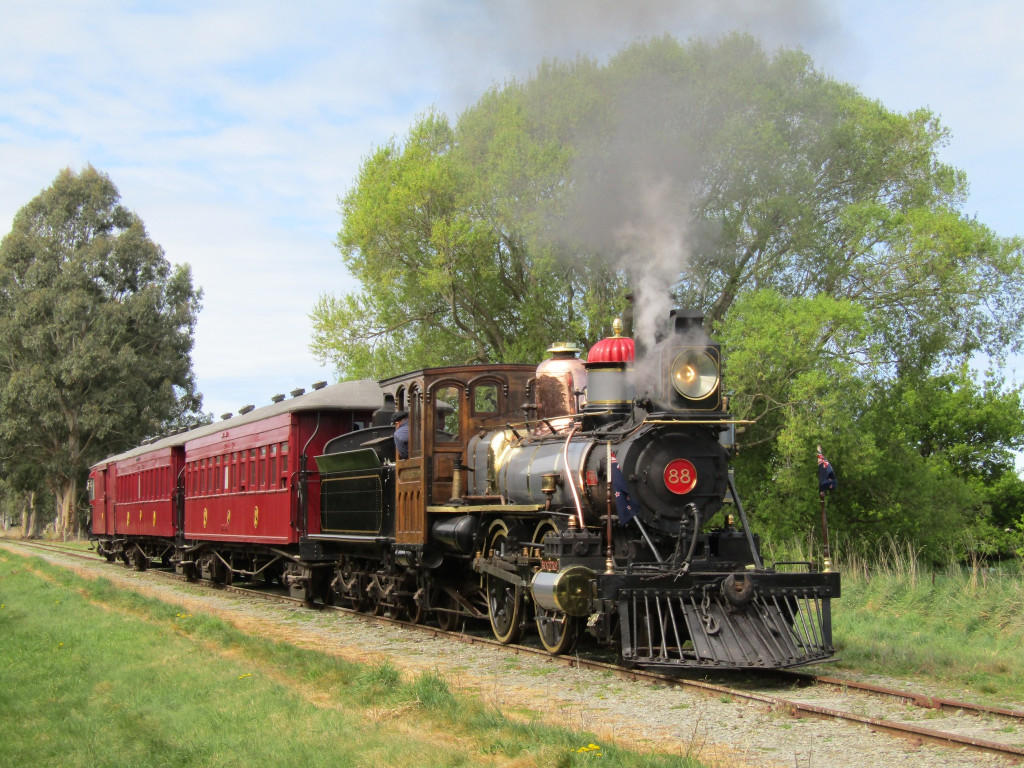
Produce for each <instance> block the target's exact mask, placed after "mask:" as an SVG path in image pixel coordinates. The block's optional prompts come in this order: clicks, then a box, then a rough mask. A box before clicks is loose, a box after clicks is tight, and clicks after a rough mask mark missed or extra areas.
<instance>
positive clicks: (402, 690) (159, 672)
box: [0, 550, 699, 768]
mask: <svg viewBox="0 0 1024 768" xmlns="http://www.w3.org/2000/svg"><path fill="white" fill-rule="evenodd" d="M0 689H2V691H3V695H2V697H0V722H2V723H4V724H5V727H3V728H0V765H5V766H6V765H12V766H14V765H17V766H26V767H27V766H64V767H66V768H75V767H77V766H82V767H83V768H85V767H86V766H88V767H89V768H94V767H96V766H132V767H133V768H145V767H148V766H152V767H153V768H157V767H158V766H160V767H162V766H204V767H205V766H252V765H273V766H275V768H284V767H287V766H302V767H303V768H315V767H316V766H331V768H345V767H346V766H410V765H416V766H424V767H425V768H433V767H435V766H438V767H440V766H478V765H484V766H487V765H493V766H502V765H515V766H517V767H521V768H529V766H564V767H566V768H568V767H569V766H583V765H591V764H599V765H605V766H609V765H614V766H637V767H638V768H648V767H649V768H657V767H659V766H693V767H694V768H696V767H697V766H699V764H698V763H697V762H695V761H691V760H689V759H686V758H683V757H681V756H676V755H666V754H641V753H635V752H630V751H627V750H623V749H619V748H618V747H616V746H615V745H612V744H602V745H601V747H600V748H591V746H590V745H592V744H594V743H596V742H597V739H596V738H595V737H594V736H593V735H592V734H587V733H576V732H572V731H569V730H566V729H561V728H554V727H548V726H544V725H542V724H540V723H539V722H536V721H533V722H521V721H517V720H510V719H508V718H506V717H505V716H504V715H503V714H502V713H501V712H499V711H498V710H496V709H494V708H493V707H488V706H485V705H484V704H482V703H481V702H480V701H478V700H476V699H474V698H471V697H468V696H463V695H458V694H456V693H453V692H452V690H451V689H450V688H449V686H448V684H447V682H446V681H445V680H444V679H443V678H442V677H440V676H439V675H437V674H432V673H428V674H423V675H420V676H417V677H415V678H412V679H403V676H402V675H401V674H400V673H399V671H398V670H397V669H395V668H394V667H392V666H390V665H389V664H383V665H378V666H365V665H358V664H352V663H349V662H346V661H344V660H341V659H338V658H335V657H332V656H328V655H326V654H322V653H318V652H316V651H311V650H306V649H301V648H298V647H296V646H293V645H290V644H288V643H284V642H279V641H274V640H270V639H265V638H259V637H252V636H249V635H247V634H245V633H243V632H241V631H239V630H237V629H235V628H234V627H232V626H231V625H229V624H227V623H226V622H224V621H221V620H220V619H218V618H215V617H212V616H209V615H202V614H196V615H192V614H187V613H183V612H182V611H181V609H180V608H178V607H176V606H172V605H169V604H167V603H163V602H161V601H159V600H155V599H150V598H147V597H143V596H141V595H139V594H137V593H135V592H132V591H130V590H122V589H118V588H116V587H114V586H112V585H111V584H110V583H109V582H107V581H105V580H102V579H101V580H95V581H93V580H89V579H81V578H78V577H76V576H75V575H73V574H71V573H70V572H68V571H66V570H64V569H61V568H58V567H56V566H52V565H49V564H48V563H46V562H45V561H43V560H41V559H38V558H33V559H26V558H22V557H20V556H17V555H13V554H10V553H8V552H5V551H3V550H0Z"/></svg>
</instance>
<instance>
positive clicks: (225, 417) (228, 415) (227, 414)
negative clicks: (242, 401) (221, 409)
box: [220, 413, 235, 421]
mask: <svg viewBox="0 0 1024 768" xmlns="http://www.w3.org/2000/svg"><path fill="white" fill-rule="evenodd" d="M234 415H235V414H233V413H222V414H221V415H220V417H221V419H222V420H224V421H227V420H228V419H230V418H231V417H232V416H234Z"/></svg>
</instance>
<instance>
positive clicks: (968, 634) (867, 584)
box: [770, 539, 1024, 702]
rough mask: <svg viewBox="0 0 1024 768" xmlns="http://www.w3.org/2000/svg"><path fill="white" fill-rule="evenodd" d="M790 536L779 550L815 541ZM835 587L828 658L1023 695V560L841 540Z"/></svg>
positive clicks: (788, 554) (805, 554)
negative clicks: (838, 591) (993, 560)
mask: <svg viewBox="0 0 1024 768" xmlns="http://www.w3.org/2000/svg"><path fill="white" fill-rule="evenodd" d="M814 546H815V545H814V544H813V543H809V542H806V541H797V542H789V543H787V545H786V546H785V547H783V548H782V549H780V551H779V552H778V553H775V552H773V553H770V555H771V557H774V558H776V559H779V560H783V559H786V560H790V559H792V560H814V559H815V558H817V557H818V556H819V555H820V550H819V551H816V550H815V549H814ZM837 550H838V557H836V556H835V550H834V561H835V562H836V564H837V565H836V569H837V570H839V571H840V573H841V574H842V597H841V598H840V599H839V600H835V601H833V603H832V611H833V622H832V623H833V635H834V638H835V641H836V652H837V655H838V656H839V657H840V658H839V660H838V661H837V662H834V665H835V666H836V667H839V668H844V669H851V670H856V671H860V672H864V673H868V674H878V675H895V676H914V677H918V678H923V679H926V680H930V681H933V682H935V683H939V684H942V685H944V686H947V687H950V688H953V689H964V690H967V691H974V692H977V693H982V694H989V695H991V696H995V697H999V698H1003V699H1010V700H1014V701H1018V702H1024V567H1022V563H1021V561H1020V560H1015V561H1011V562H1005V563H998V564H992V565H989V564H987V563H984V562H982V561H980V560H974V561H971V562H969V563H968V564H966V565H965V564H963V563H959V562H956V561H953V560H952V559H951V560H950V561H949V562H948V563H947V564H946V565H945V566H943V567H938V568H936V567H934V566H930V565H928V564H927V563H926V562H925V560H924V558H923V557H922V553H921V551H920V550H919V549H917V548H916V547H915V546H914V545H913V544H911V543H908V542H902V541H898V540H896V539H889V540H887V541H883V542H881V543H878V544H877V545H875V547H874V549H873V550H871V549H868V548H866V547H864V546H863V545H861V546H858V547H851V546H846V545H844V543H843V542H840V546H839V547H837Z"/></svg>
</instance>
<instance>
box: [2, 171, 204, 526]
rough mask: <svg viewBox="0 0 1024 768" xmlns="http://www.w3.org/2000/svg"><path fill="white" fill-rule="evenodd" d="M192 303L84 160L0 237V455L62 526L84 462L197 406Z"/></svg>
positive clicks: (187, 281) (179, 274) (193, 297)
mask: <svg viewBox="0 0 1024 768" xmlns="http://www.w3.org/2000/svg"><path fill="white" fill-rule="evenodd" d="M199 300H200V293H199V292H197V291H196V290H195V289H194V288H193V286H192V277H191V272H190V270H189V268H188V266H187V265H184V266H176V267H172V265H171V264H170V263H169V262H168V260H167V258H166V257H165V256H164V252H163V249H162V248H160V246H159V245H157V244H156V243H154V242H153V241H152V240H151V239H150V237H149V235H148V234H147V233H146V229H145V227H144V226H143V223H142V220H141V219H140V218H139V217H138V216H137V215H136V214H134V213H133V212H132V211H130V210H128V209H127V208H126V207H125V206H124V205H122V204H121V202H120V195H119V193H118V191H117V188H116V187H115V186H114V184H113V182H111V180H110V178H109V177H108V176H107V175H105V174H103V173H101V172H99V171H97V170H96V169H95V168H93V167H92V166H87V167H86V168H84V169H83V170H82V171H80V172H77V173H76V172H74V171H72V170H70V169H65V170H63V171H61V172H60V173H59V174H58V175H57V178H56V179H55V180H54V182H53V184H52V185H51V186H50V187H48V188H47V189H45V190H43V192H41V193H40V194H39V195H38V196H37V197H36V198H34V199H33V200H32V201H31V202H29V203H28V204H27V205H26V206H25V207H24V208H22V209H21V210H20V211H19V212H18V214H17V215H16V216H15V219H14V226H13V228H12V230H11V232H10V233H9V234H7V235H6V236H5V237H4V238H3V241H2V242H0V452H2V454H0V459H2V461H0V463H2V464H4V465H6V466H7V467H8V468H9V469H10V470H11V471H12V472H15V471H16V472H17V474H18V476H21V477H26V478H37V479H38V478H41V482H43V483H45V485H46V487H47V488H48V489H49V490H51V491H52V493H53V495H54V496H55V497H56V500H57V506H58V512H59V517H60V526H61V528H62V530H63V531H64V532H65V533H68V532H70V531H71V530H72V529H73V527H74V525H75V519H74V518H75V515H74V511H75V508H76V504H77V502H78V499H79V495H80V491H81V487H82V486H81V482H82V479H83V478H84V476H85V473H86V470H87V468H88V466H89V464H90V463H91V462H93V461H95V460H97V459H99V458H101V457H102V456H103V455H105V454H108V453H110V452H114V451H118V450H123V449H124V448H126V447H129V446H131V445H133V444H136V443H137V442H138V441H139V440H141V439H142V438H143V437H146V436H148V435H152V434H155V433H156V432H158V431H159V428H160V426H161V425H162V424H163V423H164V422H165V421H167V420H169V419H172V418H180V416H181V414H182V412H183V411H197V410H198V408H199V406H200V396H199V395H198V394H197V393H196V391H195V382H194V377H193V373H192V364H191V357H190V353H191V350H192V344H193V330H194V327H195V322H196V316H197V313H198V311H199Z"/></svg>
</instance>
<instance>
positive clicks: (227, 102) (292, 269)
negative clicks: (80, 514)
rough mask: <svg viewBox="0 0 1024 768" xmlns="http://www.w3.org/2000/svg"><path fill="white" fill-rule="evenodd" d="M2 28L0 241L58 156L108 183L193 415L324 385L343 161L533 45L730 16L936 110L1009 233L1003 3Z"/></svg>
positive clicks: (153, 12) (321, 8)
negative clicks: (192, 296) (161, 295)
mask: <svg viewBox="0 0 1024 768" xmlns="http://www.w3.org/2000/svg"><path fill="white" fill-rule="evenodd" d="M0 18H2V19H3V24H2V25H0V236H2V235H3V234H6V233H7V232H8V231H10V228H11V224H12V221H13V218H14V215H15V214H16V212H17V211H18V209H20V208H21V207H22V206H24V205H25V204H26V203H28V202H29V201H30V200H31V199H32V198H33V197H35V196H36V195H37V194H39V192H40V191H42V190H43V189H44V188H46V187H47V186H49V184H50V183H51V182H52V181H53V179H54V178H55V177H56V175H57V173H58V172H59V171H60V170H61V169H62V168H65V167H71V168H74V169H80V168H82V167H83V166H85V165H86V164H88V163H91V164H92V165H93V166H95V167H96V168H98V169H99V170H101V171H103V172H105V173H107V174H108V175H109V176H110V177H111V179H112V180H113V181H114V183H115V184H116V185H117V187H118V189H119V190H120V192H121V198H122V202H123V203H124V204H125V205H127V206H128V207H129V208H131V209H132V210H134V211H135V212H136V213H137V214H139V216H140V217H141V218H142V220H143V221H144V222H145V224H146V227H147V229H148V231H149V233H150V236H151V237H152V238H153V240H155V241H156V242H157V243H159V244H160V245H161V246H162V247H163V248H164V250H165V252H166V255H167V257H168V259H170V260H171V261H172V262H175V263H188V264H190V265H191V268H192V271H193V279H194V282H195V284H196V285H197V286H198V287H200V288H201V289H202V290H203V309H202V312H201V314H200V317H199V322H198V325H197V328H196V344H195V350H194V353H193V364H194V370H195V372H196V376H197V381H198V386H199V390H200V391H201V392H202V393H203V395H204V410H206V411H209V412H212V413H214V414H215V415H219V414H222V413H225V412H237V411H238V409H239V408H240V407H241V406H243V405H245V404H248V403H252V404H255V405H257V406H259V405H265V404H268V403H269V402H270V397H271V396H272V395H274V394H277V393H286V392H289V391H290V390H292V389H294V388H296V387H305V388H307V389H308V388H309V387H310V385H311V384H312V383H313V382H315V381H317V380H321V379H324V380H327V381H334V380H336V379H337V376H336V374H335V372H334V371H333V370H331V369H330V368H328V367H324V366H322V365H320V364H319V363H318V361H317V360H316V359H315V358H314V357H313V355H312V354H311V352H310V351H309V348H308V347H309V341H310V338H311V326H310V320H309V313H310V311H311V309H312V307H313V305H314V304H315V302H316V300H317V298H318V297H319V296H320V295H321V294H323V293H325V292H327V293H334V294H341V293H344V292H346V291H351V290H354V289H356V288H357V286H356V284H355V283H354V281H353V280H352V279H351V278H350V277H349V276H348V275H347V274H346V273H345V270H344V267H343V266H342V264H341V260H340V256H339V253H338V251H337V249H336V248H335V246H334V241H335V238H336V236H337V233H338V230H339V229H340V227H341V218H340V214H339V204H338V199H339V197H341V196H343V195H344V194H345V192H346V191H347V190H348V189H350V188H351V187H352V185H353V184H354V183H355V179H356V176H357V173H358V170H359V166H360V162H361V160H362V159H363V158H364V157H366V156H367V154H368V153H369V152H370V151H371V150H372V149H373V148H374V147H375V146H379V145H381V144H384V143H385V142H387V141H388V140H389V139H390V138H392V137H397V138H399V139H400V138H401V137H402V136H403V135H404V134H405V132H406V131H407V129H408V128H409V127H410V125H411V124H412V122H413V121H414V119H415V118H416V116H417V115H418V114H420V113H422V112H424V111H425V110H427V109H429V108H431V107H436V108H437V109H440V110H441V111H443V112H445V113H447V114H448V115H450V116H452V117H455V116H457V115H458V114H459V113H460V112H461V111H462V110H464V109H465V108H467V107H468V106H470V105H471V104H473V103H474V102H476V101H477V99H479V97H480V96H481V95H482V94H483V93H484V92H485V91H486V90H487V89H488V88H489V87H491V86H493V85H495V84H501V83H503V82H505V81H507V80H508V79H509V78H519V79H523V78H527V77H529V75H530V73H531V72H532V71H533V70H534V69H535V68H536V66H537V65H538V64H539V63H540V61H541V60H542V59H543V58H545V57H560V58H572V57H575V56H576V55H577V54H579V53H582V54H586V55H589V56H591V57H595V58H598V59H604V58H606V57H607V56H608V55H610V54H612V53H614V52H615V51H616V50H618V49H619V48H621V47H622V46H623V45H625V44H626V43H628V42H630V41H632V40H635V39H638V38H644V37H650V36H657V35H662V34H665V33H669V34H672V35H675V36H677V37H680V38H688V37H691V36H705V37H715V36H718V35H720V34H722V33H724V32H727V31H730V30H734V29H738V30H744V31H748V32H751V33H753V34H756V35H758V36H759V37H761V38H762V40H763V41H764V43H765V45H766V46H768V47H771V48H774V47H776V46H779V45H786V46H799V47H801V48H803V49H804V50H806V51H807V52H808V53H809V54H810V55H811V56H812V57H813V58H814V60H815V62H816V64H817V66H818V67H819V68H820V69H822V70H823V71H825V72H827V73H829V74H830V75H832V76H833V77H835V78H837V79H840V80H843V81H846V82H849V83H852V84H854V85H855V86H857V87H858V88H859V89H860V90H861V92H862V93H864V94H865V95H867V96H869V97H871V98H875V99H878V100H880V101H881V102H882V103H884V104H885V105H886V106H887V107H889V108H890V109H893V110H897V111H901V112H905V111H909V110H912V109H916V108H919V107H927V108H929V109H931V110H933V111H934V112H936V113H937V114H938V115H940V117H941V119H942V121H943V123H944V124H945V125H946V126H947V127H948V128H949V130H950V132H951V139H950V142H949V144H948V146H947V147H945V148H944V149H943V151H942V159H943V160H945V161H946V162H949V163H951V164H953V165H954V166H956V167H958V168H961V169H962V170H964V171H965V172H966V174H967V178H968V179H969V181H970V183H971V195H970V198H969V199H968V202H967V205H966V207H965V212H966V213H967V214H969V215H972V216H976V217H977V218H978V219H979V220H980V221H982V222H984V223H985V224H987V225H989V226H990V227H992V228H993V229H994V230H995V231H996V232H997V233H999V234H1001V235H1017V234H1024V226H1022V225H1021V223H1020V221H1019V213H1018V212H1020V211H1022V210H1024V186H1022V184H1021V175H1022V171H1024V142H1022V141H1021V140H1020V139H1021V137H1020V133H1021V125H1024V98H1022V96H1024V46H1021V45H1020V44H1019V41H1018V39H1017V35H1016V31H1017V30H1020V29H1021V28H1024V3H1020V2H1019V0H1012V1H1011V0H977V1H976V2H973V3H970V4H968V3H964V2H953V1H952V0H906V1H904V2H899V3H896V2H892V0H857V1H856V2H854V1H853V0H850V1H848V2H825V1H818V0H813V1H812V0H715V1H714V2H712V1H711V0H630V1H629V2H623V1H622V0H588V1H584V0H562V2H558V0H489V1H488V2H480V1H479V0H435V1H434V2H427V0H378V1H377V2H371V3H368V2H350V1H349V0H330V1H327V0H322V1H314V0H309V1H306V2H302V1H299V2H293V3H287V4H286V3H275V2H269V1H262V0H246V1H245V2H241V1H236V0H224V1H223V2H208V3H198V2H188V1H187V0H183V1H182V2H141V0H140V1H136V2H131V1H128V0H125V1H124V2H117V1H116V0H110V1H107V2H102V1H100V2H89V3H85V2H81V0H52V1H50V2H45V3H29V2H20V1H14V0H0ZM1006 373H1007V376H1008V378H1009V379H1011V380H1016V381H1020V380H1022V379H1024V362H1022V361H1020V360H1019V359H1014V360H1012V361H1011V362H1010V364H1009V368H1008V370H1007V371H1006Z"/></svg>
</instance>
